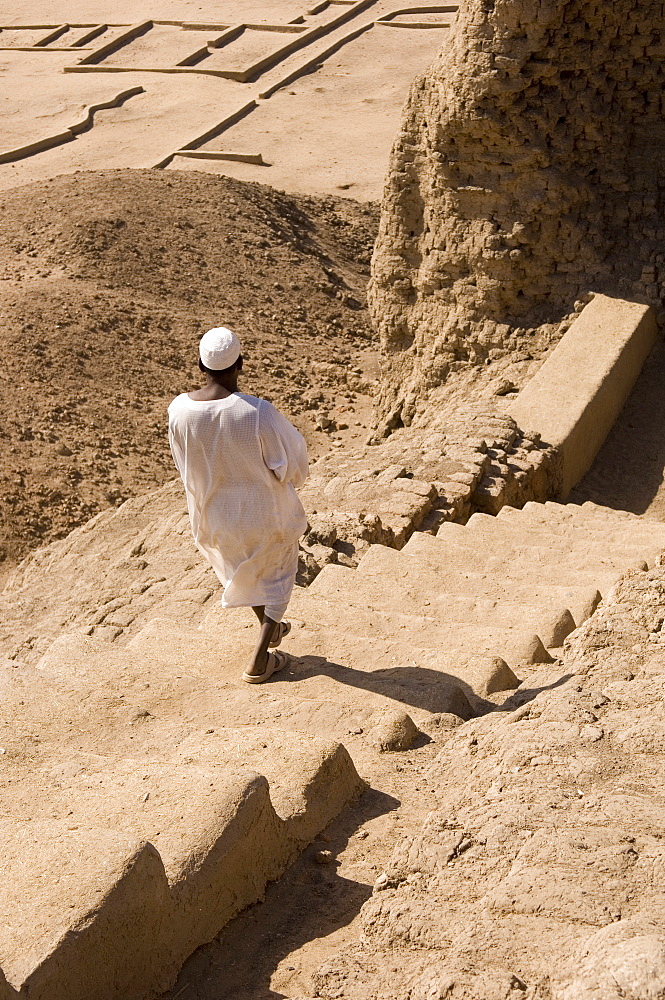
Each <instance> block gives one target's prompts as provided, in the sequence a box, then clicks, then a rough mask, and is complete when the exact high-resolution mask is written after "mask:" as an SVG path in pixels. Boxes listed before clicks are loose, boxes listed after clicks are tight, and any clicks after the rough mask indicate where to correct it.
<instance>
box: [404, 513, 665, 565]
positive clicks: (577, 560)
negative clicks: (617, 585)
mask: <svg viewBox="0 0 665 1000" xmlns="http://www.w3.org/2000/svg"><path fill="white" fill-rule="evenodd" d="M444 528H445V529H449V530H445V531H444V530H443V529H444ZM432 537H434V541H435V542H436V543H438V545H439V546H440V549H439V551H440V558H441V559H442V560H447V561H448V562H449V563H454V564H456V565H459V566H460V567H463V568H469V569H474V568H478V567H485V568H487V569H492V568H496V569H500V570H502V571H504V572H505V570H506V568H510V569H511V570H512V564H515V563H516V564H518V566H520V567H522V568H523V567H526V566H533V565H537V566H542V567H547V566H549V567H569V568H571V569H575V568H577V567H583V568H586V569H588V570H591V569H594V568H596V567H598V568H599V569H600V570H601V572H602V571H605V572H607V571H609V570H616V571H618V572H623V571H624V570H625V569H627V568H630V567H632V566H635V565H642V564H644V565H645V567H646V565H647V562H648V560H647V558H646V556H647V555H650V557H651V562H652V563H653V562H654V561H655V559H656V557H657V556H659V555H660V553H661V551H662V550H661V547H660V546H659V545H657V544H653V543H650V544H649V543H643V544H641V545H639V544H637V545H630V544H625V543H624V544H623V545H621V546H619V545H608V544H606V543H605V542H603V541H588V540H579V541H577V542H575V541H572V540H568V539H566V540H565V541H564V540H561V539H558V538H556V537H554V538H552V537H549V539H548V536H545V535H540V536H539V537H538V544H535V543H534V540H533V537H529V536H526V537H525V535H524V534H522V533H520V532H514V533H504V532H501V531H496V532H494V533H487V534H480V533H478V532H474V531H467V529H466V527H463V526H462V525H459V524H453V523H448V524H445V525H442V527H441V529H440V531H439V533H438V534H437V535H436V536H432ZM409 541H410V539H409ZM407 545H408V543H407ZM405 548H406V546H405ZM407 551H410V550H407ZM432 551H435V550H432Z"/></svg>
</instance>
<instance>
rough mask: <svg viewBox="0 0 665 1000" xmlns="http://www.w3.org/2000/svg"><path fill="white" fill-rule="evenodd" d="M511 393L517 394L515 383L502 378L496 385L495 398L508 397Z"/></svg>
mask: <svg viewBox="0 0 665 1000" xmlns="http://www.w3.org/2000/svg"><path fill="white" fill-rule="evenodd" d="M509 392H515V383H514V382H511V381H510V379H509V378H502V379H501V380H500V381H499V382H497V383H496V386H495V388H494V395H495V396H507V395H508V393H509Z"/></svg>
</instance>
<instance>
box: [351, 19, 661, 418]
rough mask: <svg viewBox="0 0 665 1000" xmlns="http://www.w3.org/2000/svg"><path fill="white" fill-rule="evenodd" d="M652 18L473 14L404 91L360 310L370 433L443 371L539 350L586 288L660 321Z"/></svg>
mask: <svg viewBox="0 0 665 1000" xmlns="http://www.w3.org/2000/svg"><path fill="white" fill-rule="evenodd" d="M664 55H665V5H664V4H663V3H660V2H653V0H639V2H637V0H615V2H613V3H611V4H609V3H606V2H599V0H541V2H539V3H533V0H468V2H467V3H465V4H463V5H462V7H461V8H460V11H459V14H458V19H457V22H456V24H455V26H454V27H453V29H452V31H451V37H450V40H449V43H448V45H447V46H446V48H445V49H444V50H442V52H441V53H440V54H439V56H438V57H437V59H436V60H435V61H434V62H433V64H432V65H431V66H430V67H429V69H428V70H427V72H426V73H425V74H424V75H423V76H422V77H421V78H418V79H416V80H415V81H414V84H413V86H412V90H411V93H410V96H409V99H408V102H407V106H406V109H405V114H404V120H403V126H402V129H401V132H400V134H399V136H398V138H397V140H396V142H395V146H394V148H393V153H392V158H391V163H390V168H389V173H388V179H387V184H386V189H385V194H384V202H383V211H382V219H381V229H380V234H379V238H378V242H377V245H376V251H375V256H374V262H373V278H372V283H371V290H370V302H371V308H372V312H373V316H374V321H375V323H376V325H377V327H378V329H379V332H380V336H381V343H382V348H383V353H384V378H383V389H382V395H381V399H380V402H379V412H380V421H381V428H382V430H383V431H384V432H388V431H389V430H390V429H392V428H393V427H396V426H399V425H400V424H401V423H404V424H409V423H411V421H412V420H413V418H414V416H415V414H416V412H417V410H418V408H419V407H422V406H424V405H425V401H426V398H427V393H428V391H429V390H430V389H431V388H432V387H434V386H436V385H438V384H440V383H441V382H442V381H444V380H445V378H446V376H447V374H448V372H449V371H450V366H451V364H453V363H455V362H457V363H459V362H463V363H465V362H466V363H468V362H471V363H474V362H475V363H484V362H486V361H487V360H492V359H494V358H497V357H499V356H501V354H503V353H504V352H505V351H507V350H509V349H512V350H515V349H521V350H522V351H530V350H536V351H539V350H540V351H542V350H543V349H544V348H545V347H547V346H548V344H549V343H550V342H552V341H555V340H556V339H557V338H558V336H559V333H560V329H559V321H560V320H561V319H562V317H564V316H565V315H567V314H569V313H570V312H571V311H572V309H573V308H574V304H575V301H576V300H577V299H579V298H580V297H582V296H584V294H585V293H586V292H588V291H590V290H593V291H603V292H608V293H610V294H613V295H618V296H620V297H622V298H626V299H635V300H637V301H642V302H649V303H651V304H652V305H653V306H654V308H655V309H656V312H657V317H658V320H659V323H660V325H661V327H662V324H663V319H664V316H665V314H664V313H663V309H662V305H661V303H660V293H661V292H662V291H664V290H665V285H663V282H665V254H663V253H662V252H661V253H659V252H658V245H659V243H660V246H661V248H662V245H663V239H664V238H665V221H664V220H663V207H664V201H663V199H664V197H665V194H664V192H665V185H663V183H662V181H663V177H664V174H665V118H664V112H665V96H664V93H665V91H664V88H663V82H664V76H665V74H664V68H663V56H664Z"/></svg>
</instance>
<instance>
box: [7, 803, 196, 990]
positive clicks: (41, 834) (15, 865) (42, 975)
mask: <svg viewBox="0 0 665 1000" xmlns="http://www.w3.org/2000/svg"><path fill="white" fill-rule="evenodd" d="M0 844H1V845H2V859H3V860H2V865H3V868H4V870H5V877H3V878H2V879H0V913H2V916H3V919H2V922H1V924H0V997H1V998H2V1000H10V998H17V997H18V996H19V993H20V995H21V996H25V995H33V996H38V997H42V998H51V997H53V998H56V997H57V998H60V997H62V998H64V997H67V1000H90V998H91V997H103V998H104V1000H106V998H110V997H115V998H117V1000H120V998H122V997H126V996H127V997H128V996H145V994H146V986H148V985H149V987H150V990H151V995H154V993H152V990H154V992H155V993H158V992H160V991H161V990H165V989H166V988H167V987H168V986H169V985H170V983H171V980H172V978H173V975H174V973H175V972H176V971H177V969H176V963H177V961H178V958H179V955H178V952H177V951H174V953H173V954H172V955H171V954H170V953H169V951H168V950H167V949H168V947H170V946H171V941H170V940H169V930H170V929H171V927H172V924H173V917H174V913H173V903H172V900H171V898H170V894H169V889H168V884H167V881H166V877H165V875H164V868H163V865H162V862H161V859H160V857H159V853H158V852H157V850H156V849H155V848H154V847H153V846H152V845H151V844H150V843H146V842H136V841H135V840H133V839H132V838H131V837H130V836H126V835H125V834H124V833H122V832H114V831H111V830H105V829H97V830H94V829H92V828H88V829H85V830H80V829H76V828H75V827H74V826H73V824H71V823H70V822H69V821H68V820H67V821H62V820H59V821H56V820H49V821H48V822H46V821H39V820H31V821H29V822H16V821H15V820H14V819H3V820H0ZM3 979H4V980H5V982H3ZM5 983H6V984H7V985H5ZM109 983H113V984H114V988H113V989H112V990H109Z"/></svg>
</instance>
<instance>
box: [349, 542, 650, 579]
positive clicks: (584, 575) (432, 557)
mask: <svg viewBox="0 0 665 1000" xmlns="http://www.w3.org/2000/svg"><path fill="white" fill-rule="evenodd" d="M458 550H459V547H457V548H456V549H455V556H454V557H453V555H452V554H451V550H450V549H448V550H447V551H448V557H447V558H444V557H443V553H444V552H446V549H445V547H443V546H442V543H441V542H440V541H438V539H437V538H435V537H434V536H433V535H427V534H425V533H424V532H417V533H414V534H413V535H412V536H411V538H410V539H409V541H408V542H407V544H406V545H405V546H404V548H403V549H401V551H400V553H399V555H400V556H402V557H403V558H405V559H406V558H408V557H411V561H412V563H415V564H416V566H417V567H419V568H420V569H421V571H422V574H423V577H422V578H423V584H424V583H425V580H427V585H432V586H437V587H439V588H443V589H445V590H447V591H453V592H454V591H457V590H461V589H462V588H464V586H465V584H464V580H465V579H467V578H469V579H472V578H473V577H479V576H480V577H484V578H487V579H490V580H492V581H495V582H496V583H499V582H501V583H503V582H504V581H505V587H506V594H508V592H509V591H510V589H511V588H512V587H514V586H519V587H523V586H526V585H532V586H533V587H534V588H535V587H537V586H539V585H542V584H547V585H554V586H576V587H585V586H586V587H594V589H596V588H597V589H598V590H599V591H600V592H601V594H602V593H607V591H609V589H610V588H611V587H612V586H613V585H614V584H615V583H616V581H617V580H618V579H619V578H620V577H621V576H622V575H623V573H624V572H627V571H628V569H632V568H634V567H635V565H637V566H640V565H641V566H646V563H645V562H644V561H642V560H637V561H636V562H633V563H632V564H631V565H630V566H624V567H621V569H616V568H613V567H607V566H604V567H597V568H594V569H578V568H577V567H575V566H571V565H570V564H566V563H565V562H562V563H561V564H557V565H556V566H551V565H541V564H538V563H535V564H533V563H527V565H524V563H523V562H521V561H520V560H519V558H515V559H509V560H507V561H506V560H505V559H500V558H489V559H487V560H485V562H484V563H482V562H481V561H480V560H476V561H475V562H474V560H473V559H472V558H471V557H470V556H468V555H466V554H465V552H464V551H462V552H461V553H460V554H459V556H458ZM451 565H452V566H453V567H454V568H452V569H451V568H450V566H451ZM359 569H361V568H360V566H359ZM362 571H363V570H362V569H361V572H362ZM402 571H403V573H404V574H405V575H406V574H407V573H408V574H412V573H414V572H417V571H418V570H417V569H416V570H414V569H413V568H412V567H411V566H410V565H409V564H408V563H407V564H403V567H402ZM427 573H430V574H433V579H432V578H428V577H427V576H426V574H427ZM435 581H436V583H435Z"/></svg>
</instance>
